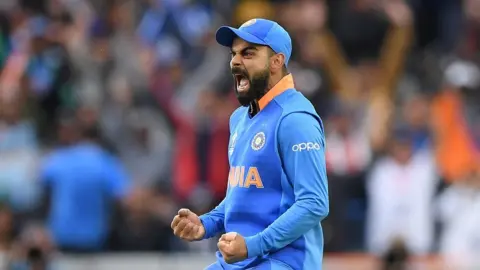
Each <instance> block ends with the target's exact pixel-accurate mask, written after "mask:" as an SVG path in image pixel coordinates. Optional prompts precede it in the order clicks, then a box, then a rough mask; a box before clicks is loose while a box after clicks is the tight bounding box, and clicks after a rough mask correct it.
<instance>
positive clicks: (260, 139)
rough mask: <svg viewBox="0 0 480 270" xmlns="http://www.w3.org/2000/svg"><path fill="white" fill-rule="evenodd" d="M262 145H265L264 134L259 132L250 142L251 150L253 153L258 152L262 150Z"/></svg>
mask: <svg viewBox="0 0 480 270" xmlns="http://www.w3.org/2000/svg"><path fill="white" fill-rule="evenodd" d="M264 145H265V133H263V132H259V133H257V134H255V136H254V137H253V140H252V149H253V150H255V151H258V150H260V149H262V147H263V146H264Z"/></svg>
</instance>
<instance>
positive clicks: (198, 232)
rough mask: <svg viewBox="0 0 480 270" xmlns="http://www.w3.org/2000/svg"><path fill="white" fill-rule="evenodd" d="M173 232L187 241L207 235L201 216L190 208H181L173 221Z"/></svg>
mask: <svg viewBox="0 0 480 270" xmlns="http://www.w3.org/2000/svg"><path fill="white" fill-rule="evenodd" d="M171 227H172V230H173V233H174V234H175V235H176V236H178V237H180V238H181V239H183V240H186V241H197V240H201V239H202V238H203V236H204V235H205V227H203V224H202V222H201V221H200V218H199V217H198V216H197V215H196V214H195V213H193V212H192V211H190V210H189V209H185V208H183V209H180V210H179V211H178V214H177V215H176V216H175V217H174V218H173V221H172V225H171Z"/></svg>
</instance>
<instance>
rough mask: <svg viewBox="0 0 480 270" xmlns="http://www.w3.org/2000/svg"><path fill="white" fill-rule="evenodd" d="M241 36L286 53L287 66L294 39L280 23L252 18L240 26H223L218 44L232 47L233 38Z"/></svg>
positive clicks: (218, 37) (218, 35) (218, 33)
mask: <svg viewBox="0 0 480 270" xmlns="http://www.w3.org/2000/svg"><path fill="white" fill-rule="evenodd" d="M236 37H239V38H241V39H243V40H245V41H247V42H249V43H252V44H258V45H264V46H268V47H270V48H271V49H272V50H273V51H274V52H276V53H282V54H284V55H285V66H287V65H288V61H289V60H290V56H291V55H292V39H291V38H290V35H289V34H288V33H287V31H286V30H285V29H284V28H283V27H281V26H280V25H279V24H278V23H276V22H274V21H270V20H266V19H251V20H249V21H247V22H245V23H244V24H242V26H240V27H239V28H234V27H230V26H222V27H220V28H219V29H218V30H217V33H216V39H217V42H218V44H220V45H222V46H225V47H232V44H233V40H234V39H235V38H236Z"/></svg>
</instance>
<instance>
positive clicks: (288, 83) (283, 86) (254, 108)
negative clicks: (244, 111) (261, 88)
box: [248, 74, 295, 117]
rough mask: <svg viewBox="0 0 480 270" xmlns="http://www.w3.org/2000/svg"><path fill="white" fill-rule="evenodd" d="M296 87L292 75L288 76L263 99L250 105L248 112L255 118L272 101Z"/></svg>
mask: <svg viewBox="0 0 480 270" xmlns="http://www.w3.org/2000/svg"><path fill="white" fill-rule="evenodd" d="M294 87H295V86H294V83H293V76H292V74H288V75H287V76H285V77H283V78H282V79H281V80H280V81H279V82H278V83H277V84H276V85H275V86H274V87H273V88H272V89H270V91H268V92H267V93H266V94H265V95H264V96H263V97H262V98H260V99H259V100H258V101H257V100H254V101H253V102H251V103H250V108H249V112H248V113H249V115H250V117H253V116H255V115H256V114H257V113H258V112H260V111H261V110H262V109H263V108H265V107H266V106H267V105H268V103H270V101H272V100H273V99H274V98H275V97H276V96H278V95H280V94H281V93H283V92H285V91H286V90H288V89H292V88H294Z"/></svg>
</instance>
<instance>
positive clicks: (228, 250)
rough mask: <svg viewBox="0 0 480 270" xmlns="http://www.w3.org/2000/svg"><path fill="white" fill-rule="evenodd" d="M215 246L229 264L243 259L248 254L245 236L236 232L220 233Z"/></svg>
mask: <svg viewBox="0 0 480 270" xmlns="http://www.w3.org/2000/svg"><path fill="white" fill-rule="evenodd" d="M217 246H218V249H219V250H220V253H222V255H223V259H224V260H225V262H226V263H229V264H231V263H236V262H239V261H243V260H245V259H246V258H247V256H248V253H247V244H246V243H245V238H243V236H241V235H240V234H238V233H236V232H230V233H226V234H224V235H222V237H220V240H219V241H218V244H217Z"/></svg>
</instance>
